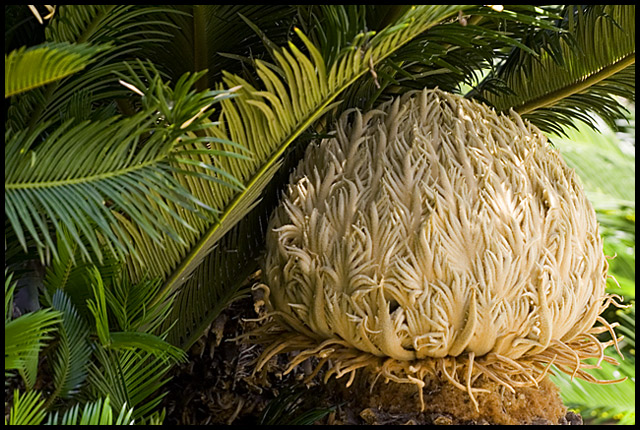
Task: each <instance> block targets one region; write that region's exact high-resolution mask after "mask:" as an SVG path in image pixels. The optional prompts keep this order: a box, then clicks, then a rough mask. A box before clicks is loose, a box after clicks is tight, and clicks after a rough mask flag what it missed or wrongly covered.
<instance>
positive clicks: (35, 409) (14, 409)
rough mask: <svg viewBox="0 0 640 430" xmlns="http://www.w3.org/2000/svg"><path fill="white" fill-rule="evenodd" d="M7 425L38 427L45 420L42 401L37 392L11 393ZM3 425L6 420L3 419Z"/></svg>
mask: <svg viewBox="0 0 640 430" xmlns="http://www.w3.org/2000/svg"><path fill="white" fill-rule="evenodd" d="M13 393H14V394H13V404H12V405H11V411H10V412H9V425H39V424H40V423H42V421H43V420H44V418H45V414H46V411H45V409H44V399H43V398H42V393H40V392H39V391H28V392H26V393H24V394H21V393H20V392H19V391H18V390H15V391H14V392H13ZM5 424H7V419H6V418H5Z"/></svg>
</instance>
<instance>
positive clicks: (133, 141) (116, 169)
mask: <svg viewBox="0 0 640 430" xmlns="http://www.w3.org/2000/svg"><path fill="white" fill-rule="evenodd" d="M141 67H142V66H141ZM129 71H130V72H132V70H131V69H129ZM145 71H146V70H145ZM153 71H155V70H153ZM155 72H156V73H157V71H155ZM196 79H197V76H190V77H189V76H184V77H183V78H182V79H181V80H180V81H179V82H178V83H177V84H176V85H175V88H169V87H168V86H167V85H165V84H163V83H162V82H161V81H160V79H159V77H158V76H157V74H156V75H154V76H150V77H149V80H150V81H151V84H150V85H151V86H150V89H149V91H150V92H151V94H150V95H149V97H147V99H146V100H145V110H144V111H142V112H140V113H139V114H136V115H133V116H130V117H125V118H120V117H111V118H109V119H106V120H102V121H85V122H82V123H79V124H76V125H73V124H72V123H71V122H67V123H65V124H63V125H61V126H59V127H58V128H57V129H56V130H55V132H53V133H48V132H46V131H45V129H46V125H44V126H41V127H40V128H39V129H37V130H36V131H35V133H32V134H31V133H29V132H28V131H27V130H22V131H20V132H17V133H13V132H12V131H11V130H7V134H6V135H5V139H6V145H5V213H6V215H7V218H9V221H10V224H11V226H12V227H13V229H14V231H15V232H16V235H17V237H18V239H19V241H20V243H21V244H22V246H23V248H25V249H26V239H25V234H26V233H28V234H29V235H31V236H32V237H33V238H34V239H35V240H36V243H37V245H38V248H39V252H40V255H41V259H44V255H45V252H44V249H45V248H49V249H51V251H52V252H53V254H54V257H55V258H58V256H57V253H56V247H55V244H54V241H53V235H52V234H51V232H50V230H51V228H52V227H53V229H54V230H55V231H61V229H63V228H65V229H67V230H68V231H69V233H70V235H71V237H72V238H73V241H74V242H75V243H76V244H78V245H80V250H81V254H82V256H83V258H85V259H87V260H91V257H92V255H91V253H93V254H95V256H97V258H98V260H99V261H100V260H101V259H102V247H103V244H102V243H101V241H104V240H106V241H107V245H108V247H109V248H110V249H111V251H112V252H113V253H115V254H117V255H120V256H122V255H124V254H125V253H127V252H130V251H135V249H134V248H133V246H132V244H129V243H127V242H126V241H125V240H123V239H121V237H122V236H123V231H122V229H121V228H119V226H118V224H117V222H116V215H114V212H118V216H126V217H129V218H130V219H132V220H133V221H134V222H135V223H136V224H137V225H138V226H140V227H141V228H142V229H143V230H144V231H145V233H147V234H148V235H149V236H150V237H151V238H154V240H156V242H159V239H160V237H161V236H160V233H161V232H163V233H166V234H167V236H168V237H170V238H171V239H172V240H177V241H183V239H182V238H181V237H180V236H178V235H177V234H176V232H175V229H174V228H172V225H171V223H167V222H163V221H164V219H163V218H162V217H161V216H159V214H158V212H165V211H166V212H167V214H169V218H173V221H175V222H176V223H177V224H180V225H181V226H182V227H183V229H185V230H194V229H193V227H191V226H190V225H188V224H187V223H186V222H185V221H184V220H183V218H182V217H181V216H180V215H179V214H178V213H176V210H179V209H172V208H170V207H168V206H167V204H166V203H165V201H167V202H170V203H172V204H173V206H174V208H177V207H179V208H180V209H182V210H186V211H191V212H192V213H194V214H196V216H197V217H205V218H206V217H207V216H210V215H211V214H210V213H209V215H207V213H206V212H204V213H203V211H202V210H199V209H201V208H204V209H206V210H207V211H209V210H211V208H210V207H208V206H206V205H204V204H202V203H201V202H200V201H199V200H197V199H195V198H193V197H192V195H191V194H190V193H188V192H187V190H186V189H185V188H184V187H183V186H181V185H180V183H179V182H178V181H177V180H176V179H174V177H173V173H174V172H176V171H178V172H180V173H185V172H186V173H191V172H192V174H194V175H196V174H200V175H202V174H201V173H200V171H202V170H205V171H206V170H210V171H214V172H215V173H216V175H217V177H216V176H209V178H210V179H211V180H217V181H218V182H220V183H221V184H222V185H224V186H227V185H229V183H230V181H232V180H234V178H233V177H231V176H230V175H229V174H227V173H226V172H224V171H222V170H221V169H219V168H217V167H215V165H214V163H215V162H214V161H212V162H211V164H205V163H199V164H198V166H196V167H197V169H191V170H185V169H182V168H180V166H181V165H182V164H183V163H184V159H185V158H189V156H190V155H192V154H194V153H195V154H199V153H201V152H203V151H204V152H206V151H207V149H206V148H203V146H202V143H201V142H200V139H198V138H197V137H189V136H190V135H192V133H193V131H195V130H197V129H198V128H200V127H201V124H202V122H204V121H205V120H206V119H207V115H208V114H210V112H207V109H209V108H210V106H211V105H212V104H213V103H215V102H217V101H219V100H222V99H223V98H224V97H225V96H227V95H228V93H227V92H224V91H207V92H204V93H194V92H193V91H192V92H188V90H189V88H190V87H191V86H192V85H193V84H194V82H195V80H196ZM127 85H130V84H127ZM41 136H42V143H41V144H40V145H37V147H35V148H32V147H33V145H34V142H35V141H37V140H39V139H41ZM87 142H91V143H94V142H99V145H100V146H99V148H95V147H94V146H93V145H91V144H87ZM95 144H96V143H94V145H95ZM213 152H214V153H213V154H210V156H225V155H228V154H229V152H225V151H222V150H218V151H213ZM187 161H189V160H187ZM43 215H44V216H43ZM62 239H63V240H65V239H66V236H62ZM85 243H88V245H89V246H90V249H91V253H90V252H89V250H88V249H87V247H86V246H85ZM183 243H184V242H183ZM65 245H66V246H67V248H69V247H70V246H71V245H70V243H69V242H68V241H66V240H65ZM71 255H73V254H71Z"/></svg>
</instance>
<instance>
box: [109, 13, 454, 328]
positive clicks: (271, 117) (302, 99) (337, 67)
mask: <svg viewBox="0 0 640 430" xmlns="http://www.w3.org/2000/svg"><path fill="white" fill-rule="evenodd" d="M462 9H464V6H449V5H445V6H443V5H439V6H416V7H414V8H412V9H410V10H409V11H408V12H407V14H406V15H404V16H403V17H402V18H401V19H400V20H399V21H398V22H397V23H394V24H395V25H390V26H389V27H387V28H385V29H383V30H382V31H380V32H379V33H378V34H376V35H373V36H371V37H364V35H365V33H360V34H359V35H358V36H357V37H356V38H355V40H354V41H353V44H352V45H351V46H350V48H349V49H346V50H344V52H343V53H341V55H340V56H339V58H337V59H336V60H335V62H334V63H333V64H332V65H330V66H328V65H327V64H326V62H325V61H324V59H323V58H322V54H321V53H320V52H319V51H318V50H317V48H316V47H315V46H314V45H313V43H312V42H311V41H310V40H309V39H308V38H307V37H306V36H305V35H304V34H303V33H302V32H301V31H300V30H297V29H296V30H295V32H296V34H297V35H298V37H299V39H300V40H301V41H302V43H303V45H304V47H305V49H306V51H307V52H308V53H309V54H308V55H306V54H304V53H303V52H302V51H301V50H300V49H299V48H298V47H297V46H296V45H294V44H293V43H291V42H290V43H289V44H288V46H287V47H281V48H279V49H273V50H271V55H272V56H273V57H274V58H275V59H276V61H275V64H269V63H266V62H265V61H261V60H256V62H255V64H256V73H257V74H258V76H259V77H260V79H261V80H262V85H263V87H262V88H256V87H253V86H252V85H251V84H250V83H249V82H247V81H246V80H244V79H242V78H240V77H239V76H236V75H232V74H229V73H223V75H224V78H223V84H224V86H225V87H226V88H238V87H240V88H239V89H237V91H236V92H235V94H236V97H234V98H231V99H225V100H222V101H221V107H222V111H221V113H220V117H219V121H218V122H219V125H218V126H217V127H211V128H209V129H206V130H203V132H204V133H206V134H207V135H208V136H210V137H213V138H216V139H219V140H221V141H232V142H236V143H238V144H240V145H242V146H243V147H244V148H247V149H248V150H249V151H250V154H251V158H250V159H241V158H232V157H223V158H221V159H220V160H217V161H218V162H219V164H218V165H219V166H220V168H221V169H222V170H224V171H226V172H228V173H229V174H231V175H232V176H233V177H235V178H237V179H238V180H239V181H240V182H241V183H242V184H243V185H244V186H245V189H244V190H243V191H240V192H237V191H234V190H231V189H229V188H228V187H222V186H218V185H217V184H206V185H205V183H204V182H203V181H202V180H200V179H196V178H192V177H189V178H188V179H185V180H184V181H183V182H182V183H183V184H184V186H185V187H186V188H187V189H189V190H190V191H191V192H192V193H193V194H194V195H195V196H197V197H198V198H199V199H200V200H202V201H203V202H205V203H207V204H209V202H211V203H212V207H214V208H216V209H218V210H219V211H220V212H221V215H220V217H219V219H218V220H216V221H214V222H202V223H200V224H199V225H196V224H195V223H192V224H193V225H194V226H195V227H196V229H197V230H198V232H197V233H195V234H194V233H191V232H187V231H185V229H184V228H180V226H177V228H179V229H180V231H181V236H183V237H185V239H186V240H185V241H186V242H187V243H188V245H186V246H185V245H180V244H176V245H175V246H174V245H173V244H172V245H171V246H167V248H165V251H164V253H163V256H162V258H158V253H157V250H156V249H155V247H150V246H149V244H150V242H149V240H148V239H146V238H145V235H146V233H145V232H144V231H142V230H141V229H139V228H138V227H136V226H135V225H134V224H133V223H129V222H126V221H124V220H123V221H121V222H122V224H124V225H125V228H126V230H127V235H128V237H130V238H131V241H132V242H133V243H135V244H137V246H138V248H137V253H138V254H139V255H140V256H141V258H140V262H144V263H145V264H144V265H142V264H140V263H137V262H131V261H132V260H131V259H129V261H130V262H129V263H128V269H129V272H130V274H131V278H132V279H133V280H137V279H141V278H142V277H144V276H150V277H156V276H161V277H163V278H164V279H165V280H166V281H165V285H164V287H163V289H164V290H166V291H171V292H175V291H177V290H179V289H180V288H181V287H182V286H183V284H184V283H185V282H186V281H187V280H188V279H189V278H190V277H191V275H192V274H193V273H194V271H195V270H196V268H197V267H198V266H199V265H200V264H201V263H202V262H203V260H204V258H205V257H206V256H207V255H208V254H209V253H210V251H211V250H212V249H213V248H214V247H215V246H216V243H217V242H218V241H219V240H220V239H221V238H222V237H223V236H224V234H225V233H227V232H228V231H229V230H230V229H231V228H232V227H233V226H234V225H235V224H236V223H237V222H239V221H240V220H241V219H242V218H243V217H244V216H245V215H246V214H247V213H248V212H249V210H250V209H251V208H252V207H254V205H255V202H256V200H257V199H258V198H259V197H260V195H261V193H262V190H263V189H264V187H265V186H266V185H267V184H268V183H269V182H270V180H271V177H272V176H273V174H275V172H276V170H277V164H278V162H279V160H280V158H281V156H282V154H283V153H284V152H285V150H286V149H287V148H288V147H289V146H290V144H291V143H292V142H293V141H294V140H295V139H296V138H297V137H298V136H300V134H301V133H302V132H304V131H305V130H306V129H307V128H308V127H309V126H310V125H311V124H313V122H314V121H315V120H317V119H318V118H320V117H321V116H322V115H323V114H324V113H325V112H326V111H327V110H328V109H330V108H331V107H332V106H333V103H335V101H336V99H337V97H338V95H339V94H341V93H342V92H343V91H344V90H345V89H347V88H348V87H349V86H350V85H352V84H354V83H355V82H356V81H357V80H358V78H360V77H361V76H363V75H365V74H366V73H369V71H370V68H371V66H372V65H373V66H374V67H375V65H377V64H380V62H381V61H383V60H384V59H385V58H387V57H388V56H390V55H391V54H392V53H393V52H395V51H396V50H397V49H399V48H400V47H402V46H403V45H404V44H406V43H408V42H409V41H410V40H412V39H413V38H415V37H416V36H418V35H419V34H421V33H422V32H423V31H425V30H427V29H428V28H430V27H432V26H434V25H436V24H437V23H439V22H441V21H442V20H444V19H447V18H448V17H450V16H452V15H455V14H456V13H457V12H458V11H459V10H462ZM211 148H212V149H221V148H220V145H219V144H216V142H213V143H212V144H211ZM229 151H233V152H237V153H239V151H238V150H237V149H234V148H229ZM202 157H206V154H198V156H197V157H195V156H194V157H193V159H194V160H198V161H204V160H206V158H202ZM205 162H206V161H205ZM207 164H214V163H211V162H208V163H207ZM189 167H190V166H188V165H185V170H188V169H189ZM187 181H188V182H187ZM185 217H186V218H187V219H188V217H189V214H185ZM191 218H193V216H191ZM193 221H195V220H193ZM165 243H166V242H165ZM216 287H217V286H213V287H210V288H212V289H214V288H216ZM197 288H199V287H197ZM217 288H223V287H221V286H219V287H217ZM185 294H187V295H188V293H185ZM181 318H185V315H181Z"/></svg>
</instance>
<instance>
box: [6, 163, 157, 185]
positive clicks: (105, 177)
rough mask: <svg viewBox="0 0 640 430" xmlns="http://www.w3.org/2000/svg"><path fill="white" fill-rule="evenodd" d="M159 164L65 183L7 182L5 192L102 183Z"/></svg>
mask: <svg viewBox="0 0 640 430" xmlns="http://www.w3.org/2000/svg"><path fill="white" fill-rule="evenodd" d="M157 162H158V160H157V159H155V160H151V161H147V162H145V163H141V164H136V165H135V166H133V167H127V168H125V169H120V170H116V171H115V172H106V173H101V174H99V175H92V176H84V177H82V178H78V179H67V180H63V181H49V182H37V183H33V182H24V183H18V184H11V183H9V184H7V183H6V182H5V184H4V189H5V191H6V190H26V189H34V188H46V187H61V186H67V185H77V184H83V183H86V182H92V181H101V180H104V179H109V178H112V177H115V176H122V175H126V174H127V173H129V172H133V171H136V170H140V169H143V168H145V167H148V166H150V165H153V164H156V163H157Z"/></svg>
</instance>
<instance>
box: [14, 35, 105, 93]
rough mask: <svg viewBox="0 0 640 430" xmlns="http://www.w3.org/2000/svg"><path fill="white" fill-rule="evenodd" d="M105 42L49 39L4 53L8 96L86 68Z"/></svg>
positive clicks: (101, 49) (102, 48) (103, 47)
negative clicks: (70, 41)
mask: <svg viewBox="0 0 640 430" xmlns="http://www.w3.org/2000/svg"><path fill="white" fill-rule="evenodd" d="M105 49H107V46H105V45H97V46H92V45H89V44H86V43H83V44H76V45H72V44H69V43H48V44H47V43H45V44H41V45H37V46H32V47H30V48H28V49H27V48H26V47H23V48H20V49H17V50H15V51H11V52H10V53H9V55H5V56H4V97H5V98H7V97H11V96H13V95H16V94H19V93H22V92H25V91H29V90H32V89H34V88H37V87H41V86H43V85H46V84H49V83H51V82H54V81H57V80H59V79H62V78H64V77H67V76H69V75H72V74H74V73H76V72H79V71H80V70H82V69H84V68H85V67H86V66H87V65H88V64H89V63H90V62H91V61H92V59H93V57H94V56H95V54H97V53H98V52H100V51H103V50H105Z"/></svg>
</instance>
